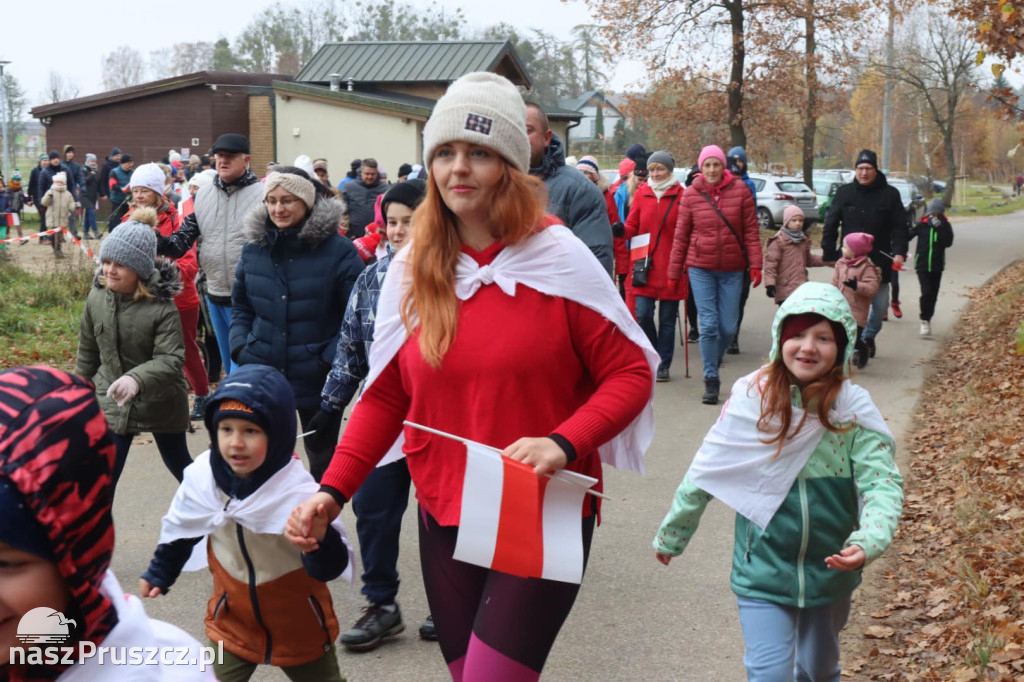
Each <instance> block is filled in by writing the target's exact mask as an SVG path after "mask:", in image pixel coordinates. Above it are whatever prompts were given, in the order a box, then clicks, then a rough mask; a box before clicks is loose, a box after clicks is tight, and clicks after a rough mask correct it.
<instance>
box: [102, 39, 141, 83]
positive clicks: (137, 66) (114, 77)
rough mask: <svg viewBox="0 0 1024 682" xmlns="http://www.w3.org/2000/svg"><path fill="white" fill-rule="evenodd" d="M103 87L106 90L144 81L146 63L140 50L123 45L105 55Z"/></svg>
mask: <svg viewBox="0 0 1024 682" xmlns="http://www.w3.org/2000/svg"><path fill="white" fill-rule="evenodd" d="M102 66H103V87H104V89H106V90H117V89H118V88H128V87H131V86H133V85H138V84H139V83H141V82H142V76H143V74H144V73H145V70H146V65H145V62H144V61H143V59H142V55H141V54H139V51H138V50H134V49H132V48H130V47H128V46H127V45H122V46H121V47H119V48H117V49H116V50H114V51H113V52H109V53H107V54H105V55H103V61H102Z"/></svg>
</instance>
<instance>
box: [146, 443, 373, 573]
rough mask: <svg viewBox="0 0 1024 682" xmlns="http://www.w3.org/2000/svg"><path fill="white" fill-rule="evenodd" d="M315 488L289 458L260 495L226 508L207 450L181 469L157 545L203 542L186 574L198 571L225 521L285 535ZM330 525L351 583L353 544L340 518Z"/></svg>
mask: <svg viewBox="0 0 1024 682" xmlns="http://www.w3.org/2000/svg"><path fill="white" fill-rule="evenodd" d="M319 488H320V487H319V486H318V485H317V484H316V481H314V480H313V477H312V476H311V475H310V474H309V472H308V471H306V469H305V467H303V466H302V462H300V461H299V460H297V459H295V457H294V456H293V457H292V458H291V459H290V460H288V463H287V464H286V465H284V466H283V467H281V469H279V470H278V471H277V472H275V473H274V475H273V476H271V477H270V478H268V479H267V481H266V483H264V484H263V485H261V486H260V488H259V490H258V491H256V492H254V493H253V494H252V495H249V496H248V497H246V498H245V499H244V500H236V499H231V500H230V501H229V502H228V504H227V506H225V505H224V501H223V498H222V497H221V495H222V493H221V492H220V490H219V489H218V488H217V482H216V481H215V480H214V478H213V468H212V467H211V466H210V451H209V450H207V451H206V452H204V453H202V454H201V455H199V456H198V457H196V458H195V461H193V462H192V464H190V465H189V466H187V467H186V468H185V479H184V480H183V481H182V483H181V485H180V486H178V491H177V492H176V493H175V494H174V499H173V500H171V508H170V509H168V510H167V513H166V514H165V515H164V518H163V521H162V522H161V524H160V540H159V544H161V545H162V544H165V543H168V542H174V541H175V540H181V539H182V538H197V537H202V538H203V541H202V542H200V543H199V544H197V545H196V546H195V547H193V548H192V556H191V557H190V558H189V560H188V562H187V563H186V564H185V570H186V571H198V570H199V569H201V568H205V567H206V565H207V558H206V536H207V535H209V534H210V533H212V532H213V531H215V530H216V529H218V528H220V527H222V526H224V525H225V524H226V523H228V521H234V522H235V523H237V524H238V525H240V526H243V527H245V528H248V529H249V530H251V531H252V532H254V533H268V534H278V535H279V534H283V533H284V528H285V524H286V523H287V522H288V517H289V515H291V512H292V509H294V508H295V507H297V506H299V505H300V504H302V503H303V502H305V501H306V500H308V499H309V498H310V497H312V496H313V494H314V493H316V492H317V490H319ZM331 525H332V526H334V528H335V530H337V531H338V533H339V534H340V535H341V541H342V542H344V543H345V548H346V549H347V550H348V568H346V569H345V571H344V573H342V577H343V578H344V579H345V580H347V581H349V582H352V576H353V574H354V572H353V567H354V566H355V561H356V557H355V552H353V551H352V543H351V542H349V539H348V534H347V533H346V532H345V526H343V525H342V523H341V516H338V518H336V519H334V521H333V522H331ZM295 551H296V552H298V551H299V550H298V549H296V550H295Z"/></svg>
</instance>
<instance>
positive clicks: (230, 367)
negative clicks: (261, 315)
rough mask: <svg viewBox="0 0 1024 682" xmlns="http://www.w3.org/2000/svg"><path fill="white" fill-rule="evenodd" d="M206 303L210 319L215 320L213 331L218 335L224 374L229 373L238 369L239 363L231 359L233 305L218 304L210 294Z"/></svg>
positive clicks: (218, 346) (218, 347)
mask: <svg viewBox="0 0 1024 682" xmlns="http://www.w3.org/2000/svg"><path fill="white" fill-rule="evenodd" d="M206 303H207V305H208V306H209V310H210V321H211V322H213V333H214V335H215V336H216V337H217V349H218V350H219V351H220V361H221V364H222V365H223V366H224V374H225V375H228V374H231V373H232V372H234V371H235V370H236V369H238V363H236V362H235V361H234V360H232V359H231V306H227V305H217V304H216V303H214V302H213V301H211V300H210V297H209V296H207V297H206ZM206 351H207V352H209V351H210V349H209V348H207V349H206Z"/></svg>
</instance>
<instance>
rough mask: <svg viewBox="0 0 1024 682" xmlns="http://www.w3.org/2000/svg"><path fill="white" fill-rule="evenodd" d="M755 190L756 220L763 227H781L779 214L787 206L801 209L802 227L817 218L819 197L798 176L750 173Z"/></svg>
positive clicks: (772, 228)
mask: <svg viewBox="0 0 1024 682" xmlns="http://www.w3.org/2000/svg"><path fill="white" fill-rule="evenodd" d="M749 175H750V179H751V180H753V181H754V187H755V188H756V189H757V222H758V224H759V225H760V226H761V229H762V230H777V229H779V228H780V227H782V213H783V211H785V210H786V207H787V206H793V205H796V206H799V207H800V210H802V211H803V212H804V226H805V227H806V226H808V225H810V224H811V223H813V222H815V221H816V220H818V200H817V197H816V196H815V195H814V190H812V189H811V188H810V187H808V186H807V185H805V184H804V181H803V180H801V179H800V178H794V177H786V176H778V175H764V174H761V173H750V174H749Z"/></svg>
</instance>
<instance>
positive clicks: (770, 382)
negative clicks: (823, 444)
mask: <svg viewBox="0 0 1024 682" xmlns="http://www.w3.org/2000/svg"><path fill="white" fill-rule="evenodd" d="M845 379H846V377H845V376H843V359H842V356H841V355H840V357H839V358H837V360H836V364H835V366H834V367H832V369H830V370H829V371H828V372H827V373H826V374H825V375H824V376H821V377H819V378H818V379H815V380H814V381H812V382H810V383H808V384H807V385H806V386H804V387H803V389H801V391H800V393H801V395H802V398H803V404H804V405H805V406H806V407H807V408H808V409H807V410H806V411H805V412H804V416H803V417H802V418H801V419H800V423H799V424H797V425H796V428H794V429H792V432H791V431H790V429H791V428H792V426H793V402H792V396H791V395H790V391H791V387H792V386H793V385H794V383H795V378H794V377H793V374H792V373H791V372H790V371H789V370H788V369H786V365H785V363H784V362H783V361H782V353H781V352H780V353H779V357H777V358H775V362H773V363H771V364H770V365H768V366H766V367H765V368H763V369H762V370H761V371H760V372H758V374H757V377H756V378H755V381H754V382H753V385H754V386H760V387H761V418H760V419H758V420H757V430H758V431H760V432H761V433H764V434H767V435H770V436H771V437H770V438H767V439H765V438H762V439H761V442H763V443H767V444H769V445H770V444H772V443H778V447H777V448H776V450H775V457H778V456H779V455H780V454H781V453H782V446H783V445H784V444H785V442H786V441H787V440H788V439H790V438H792V437H793V436H795V435H796V434H797V433H799V432H800V429H802V428H803V426H804V422H805V421H806V420H807V415H809V414H810V413H811V410H812V409H813V410H814V412H815V414H816V415H817V417H818V420H819V421H821V423H822V425H823V426H824V427H825V428H826V429H828V430H829V431H832V432H833V433H845V432H847V431H849V430H850V429H851V428H852V426H845V427H843V426H839V425H837V424H833V423H832V422H831V421H830V420H829V418H828V413H829V410H831V409H832V406H833V405H835V403H836V399H837V398H838V397H839V391H840V390H842V388H843V381H845ZM775 425H778V426H775ZM776 428H777V429H778V430H777V431H775V432H774V433H773V431H774V429H776Z"/></svg>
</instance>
